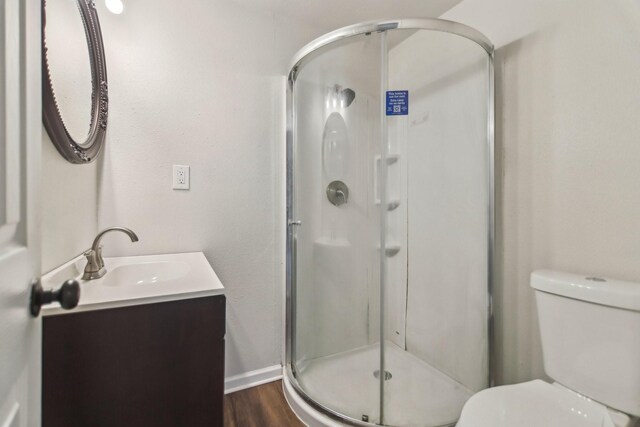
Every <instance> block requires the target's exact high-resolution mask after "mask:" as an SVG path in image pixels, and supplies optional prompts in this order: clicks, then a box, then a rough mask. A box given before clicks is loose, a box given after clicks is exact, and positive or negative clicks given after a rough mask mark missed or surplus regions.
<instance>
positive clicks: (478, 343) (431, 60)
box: [284, 19, 493, 427]
mask: <svg viewBox="0 0 640 427" xmlns="http://www.w3.org/2000/svg"><path fill="white" fill-rule="evenodd" d="M287 121H288V123H287V222H288V227H287V330H286V334H287V340H286V367H285V375H284V388H285V395H286V397H287V399H288V401H289V403H290V405H291V406H292V408H293V409H294V411H295V412H296V413H297V414H298V415H299V416H300V417H301V418H302V419H303V420H304V421H305V422H306V423H307V424H308V425H311V426H316V425H317V426H321V425H336V426H338V425H353V426H371V425H387V426H396V427H400V426H424V427H427V426H428V427H432V426H449V425H451V426H452V425H454V424H455V422H456V421H457V419H458V417H459V415H460V411H461V409H462V406H463V405H464V403H465V402H466V400H467V399H468V398H469V397H470V396H471V395H472V394H473V393H475V392H477V391H479V390H482V389H484V388H486V387H488V386H489V385H490V382H491V379H490V360H489V356H490V342H491V341H490V333H491V328H490V326H491V321H490V320H491V274H492V272H491V262H492V252H493V47H492V45H491V43H490V42H489V41H488V40H487V39H486V38H485V37H484V36H483V35H482V34H480V33H478V32H477V31H475V30H473V29H471V28H469V27H466V26H464V25H461V24H457V23H454V22H450V21H444V20H438V19H415V20H399V21H384V22H375V23H365V24H358V25H354V26H350V27H346V28H343V29H341V30H337V31H334V32H332V33H330V34H327V35H326V36H324V37H321V38H320V39H318V40H316V41H314V42H312V43H310V44H309V45H307V46H306V47H305V48H303V49H302V50H301V51H300V52H299V53H298V54H297V56H296V57H295V59H294V62H293V66H292V68H291V71H290V73H289V76H288V94H287Z"/></svg>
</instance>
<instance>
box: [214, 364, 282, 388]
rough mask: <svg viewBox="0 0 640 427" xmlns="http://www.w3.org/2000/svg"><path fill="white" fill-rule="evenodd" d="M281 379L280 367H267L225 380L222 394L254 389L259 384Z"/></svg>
mask: <svg viewBox="0 0 640 427" xmlns="http://www.w3.org/2000/svg"><path fill="white" fill-rule="evenodd" d="M281 378H282V365H273V366H268V367H266V368H262V369H256V370H255V371H249V372H245V373H243V374H238V375H234V376H232V377H228V378H225V380H224V393H225V394H229V393H233V392H235V391H240V390H244V389H245V388H251V387H255V386H258V385H261V384H266V383H270V382H272V381H277V380H279V379H281Z"/></svg>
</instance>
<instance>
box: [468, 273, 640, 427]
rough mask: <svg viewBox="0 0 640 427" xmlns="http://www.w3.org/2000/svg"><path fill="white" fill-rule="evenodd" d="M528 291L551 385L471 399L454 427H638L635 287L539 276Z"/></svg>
mask: <svg viewBox="0 0 640 427" xmlns="http://www.w3.org/2000/svg"><path fill="white" fill-rule="evenodd" d="M531 286H532V287H533V288H534V290H535V293H536V301H537V305H538V317H539V322H540V333H541V338H542V350H543V356H544V367H545V371H546V373H547V375H549V377H551V378H553V379H554V380H555V381H556V382H555V383H553V384H550V383H547V382H545V381H541V380H534V381H530V382H526V383H521V384H515V385H507V386H501V387H494V388H491V389H487V390H483V391H481V392H479V393H476V394H475V395H473V396H472V397H471V398H470V399H469V400H468V401H467V403H466V404H465V406H464V408H463V410H462V414H461V416H460V420H459V421H458V423H457V424H456V427H507V426H509V427H513V426H518V427H640V421H639V420H638V417H640V284H638V283H630V282H622V281H617V280H609V279H601V278H594V277H584V276H578V275H573V274H567V273H560V272H554V271H548V270H547V271H544V270H541V271H535V272H533V273H532V274H531Z"/></svg>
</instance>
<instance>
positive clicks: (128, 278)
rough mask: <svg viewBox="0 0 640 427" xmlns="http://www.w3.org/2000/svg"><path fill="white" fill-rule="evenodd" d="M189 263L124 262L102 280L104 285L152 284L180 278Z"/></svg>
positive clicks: (186, 270)
mask: <svg viewBox="0 0 640 427" xmlns="http://www.w3.org/2000/svg"><path fill="white" fill-rule="evenodd" d="M189 270H190V267H189V264H187V263H186V262H183V261H156V262H143V263H139V264H125V265H120V266H118V267H115V268H114V269H113V270H111V271H108V270H107V275H106V276H105V277H104V279H103V280H102V283H101V284H102V285H104V286H135V285H153V284H156V283H161V282H169V281H172V280H177V279H180V278H182V277H184V276H186V275H187V274H188V273H189Z"/></svg>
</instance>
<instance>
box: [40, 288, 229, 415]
mask: <svg viewBox="0 0 640 427" xmlns="http://www.w3.org/2000/svg"><path fill="white" fill-rule="evenodd" d="M43 327H44V330H43V358H42V369H43V376H42V382H43V385H42V425H43V427H134V426H135V427H165V426H166V427H169V426H170V427H180V426H185V427H200V426H202V427H204V426H207V427H222V425H223V406H222V404H223V395H224V334H225V297H224V296H223V295H216V296H211V297H201V298H194V299H187V300H179V301H170V302H162V303H153V304H146V305H137V306H128V307H120V308H112V309H104V310H96V311H84V312H77V313H69V314H62V315H54V316H48V317H44V318H43Z"/></svg>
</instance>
